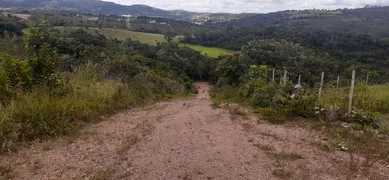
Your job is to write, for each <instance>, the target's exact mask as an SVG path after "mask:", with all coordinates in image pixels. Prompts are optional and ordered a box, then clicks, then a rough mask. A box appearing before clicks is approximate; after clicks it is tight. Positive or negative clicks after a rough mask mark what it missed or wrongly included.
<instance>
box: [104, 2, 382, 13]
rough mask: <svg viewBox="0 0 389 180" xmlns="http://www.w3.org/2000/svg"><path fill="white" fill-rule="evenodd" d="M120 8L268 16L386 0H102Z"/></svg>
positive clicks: (376, 3) (377, 3)
mask: <svg viewBox="0 0 389 180" xmlns="http://www.w3.org/2000/svg"><path fill="white" fill-rule="evenodd" d="M105 1H110V2H115V3H118V4H124V5H133V4H145V5H149V6H152V7H156V8H160V9H165V10H175V9H182V10H187V11H194V12H213V13H215V12H229V13H268V12H275V11H282V10H298V9H313V8H316V9H338V8H358V7H364V6H365V5H389V0H105Z"/></svg>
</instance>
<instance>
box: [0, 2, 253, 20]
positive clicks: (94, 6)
mask: <svg viewBox="0 0 389 180" xmlns="http://www.w3.org/2000/svg"><path fill="white" fill-rule="evenodd" d="M0 7H3V8H55V9H66V10H75V11H81V12H89V13H101V14H115V15H134V16H151V17H162V18H169V19H180V20H187V21H192V22H205V21H216V22H220V21H227V20H231V19H235V18H239V17H246V16H247V15H238V14H210V13H193V12H189V11H183V10H174V11H166V10H162V9H157V8H153V7H150V6H146V5H132V6H126V5H120V4H116V3H113V2H106V1H101V0H0Z"/></svg>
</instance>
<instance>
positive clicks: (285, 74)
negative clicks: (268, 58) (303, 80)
mask: <svg viewBox="0 0 389 180" xmlns="http://www.w3.org/2000/svg"><path fill="white" fill-rule="evenodd" d="M287 75H288V71H287V70H286V68H285V73H284V85H286V81H287Z"/></svg>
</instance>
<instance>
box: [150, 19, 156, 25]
mask: <svg viewBox="0 0 389 180" xmlns="http://www.w3.org/2000/svg"><path fill="white" fill-rule="evenodd" d="M156 22H157V21H155V19H153V20H152V21H149V23H150V24H155V23H156Z"/></svg>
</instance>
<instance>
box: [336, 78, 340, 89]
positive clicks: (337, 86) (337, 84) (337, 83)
mask: <svg viewBox="0 0 389 180" xmlns="http://www.w3.org/2000/svg"><path fill="white" fill-rule="evenodd" d="M339 81H340V76H338V79H337V81H336V88H339Z"/></svg>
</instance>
